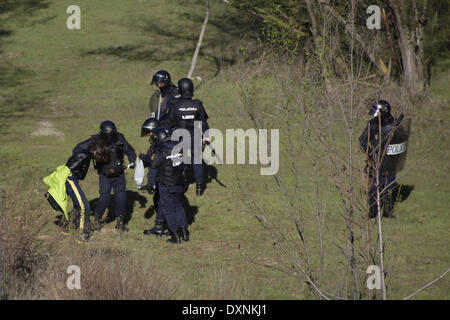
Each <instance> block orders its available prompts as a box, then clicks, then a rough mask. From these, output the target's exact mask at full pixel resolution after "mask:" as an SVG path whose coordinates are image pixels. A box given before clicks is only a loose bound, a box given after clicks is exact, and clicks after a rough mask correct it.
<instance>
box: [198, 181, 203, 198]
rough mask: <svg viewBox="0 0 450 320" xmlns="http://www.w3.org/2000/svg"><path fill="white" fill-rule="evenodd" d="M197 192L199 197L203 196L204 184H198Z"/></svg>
mask: <svg viewBox="0 0 450 320" xmlns="http://www.w3.org/2000/svg"><path fill="white" fill-rule="evenodd" d="M196 192H197V196H201V195H202V194H203V184H202V183H198V182H197V184H196Z"/></svg>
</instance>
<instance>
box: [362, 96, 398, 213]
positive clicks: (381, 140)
mask: <svg viewBox="0 0 450 320" xmlns="http://www.w3.org/2000/svg"><path fill="white" fill-rule="evenodd" d="M369 115H371V116H373V118H372V119H371V120H369V121H368V123H367V126H366V127H365V129H364V131H363V133H362V134H361V136H360V137H359V142H360V147H361V149H362V151H363V152H365V153H366V154H367V156H368V164H367V166H366V173H367V174H368V177H369V184H370V187H369V195H368V204H369V217H370V218H375V217H376V216H377V211H378V210H377V187H378V189H379V191H380V192H381V193H380V199H381V203H380V206H381V208H382V210H383V216H384V217H392V213H393V208H394V203H393V196H392V190H393V189H394V188H395V181H396V175H395V171H394V170H385V169H384V168H385V167H386V166H385V163H386V160H387V155H386V150H385V149H386V148H385V146H386V143H388V142H389V140H390V139H392V135H393V133H394V130H393V128H394V127H395V126H396V125H398V121H397V119H396V118H394V117H393V116H392V115H391V105H390V104H389V102H387V101H385V100H380V101H379V102H378V103H375V104H373V105H372V106H371V107H370V112H369ZM380 129H381V131H380ZM377 173H378V186H377V178H376V175H377Z"/></svg>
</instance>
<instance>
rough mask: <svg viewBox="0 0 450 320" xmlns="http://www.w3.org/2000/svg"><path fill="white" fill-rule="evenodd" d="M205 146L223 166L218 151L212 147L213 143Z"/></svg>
mask: <svg viewBox="0 0 450 320" xmlns="http://www.w3.org/2000/svg"><path fill="white" fill-rule="evenodd" d="M205 144H206V145H207V146H208V147H209V149H211V152H212V154H213V155H214V157H216V159H217V160H219V164H223V161H222V159H221V158H220V157H219V155H218V154H217V153H216V150H215V149H214V148H213V147H212V146H211V142H209V141H206V142H205Z"/></svg>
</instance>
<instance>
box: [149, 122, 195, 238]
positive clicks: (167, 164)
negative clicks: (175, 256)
mask: <svg viewBox="0 0 450 320" xmlns="http://www.w3.org/2000/svg"><path fill="white" fill-rule="evenodd" d="M153 135H154V140H155V142H154V149H153V152H152V154H151V157H150V164H149V171H148V183H147V186H152V185H154V183H155V180H156V177H157V176H158V178H159V183H158V191H159V202H158V209H159V210H161V213H162V216H163V217H164V219H165V220H166V221H167V224H168V227H169V231H170V235H171V238H170V239H169V240H168V241H169V242H172V243H181V240H184V241H188V240H189V231H188V229H187V218H186V212H185V211H184V208H183V194H184V191H185V189H184V174H183V171H184V164H183V162H182V161H181V157H182V154H172V149H173V148H174V147H175V146H176V144H177V142H175V141H171V140H170V131H169V130H168V129H166V128H158V129H156V130H155V131H154V132H153Z"/></svg>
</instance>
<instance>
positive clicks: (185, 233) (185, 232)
mask: <svg viewBox="0 0 450 320" xmlns="http://www.w3.org/2000/svg"><path fill="white" fill-rule="evenodd" d="M178 233H179V234H180V237H181V239H182V240H183V241H188V240H189V230H188V229H187V226H185V227H180V228H179V229H178Z"/></svg>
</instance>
